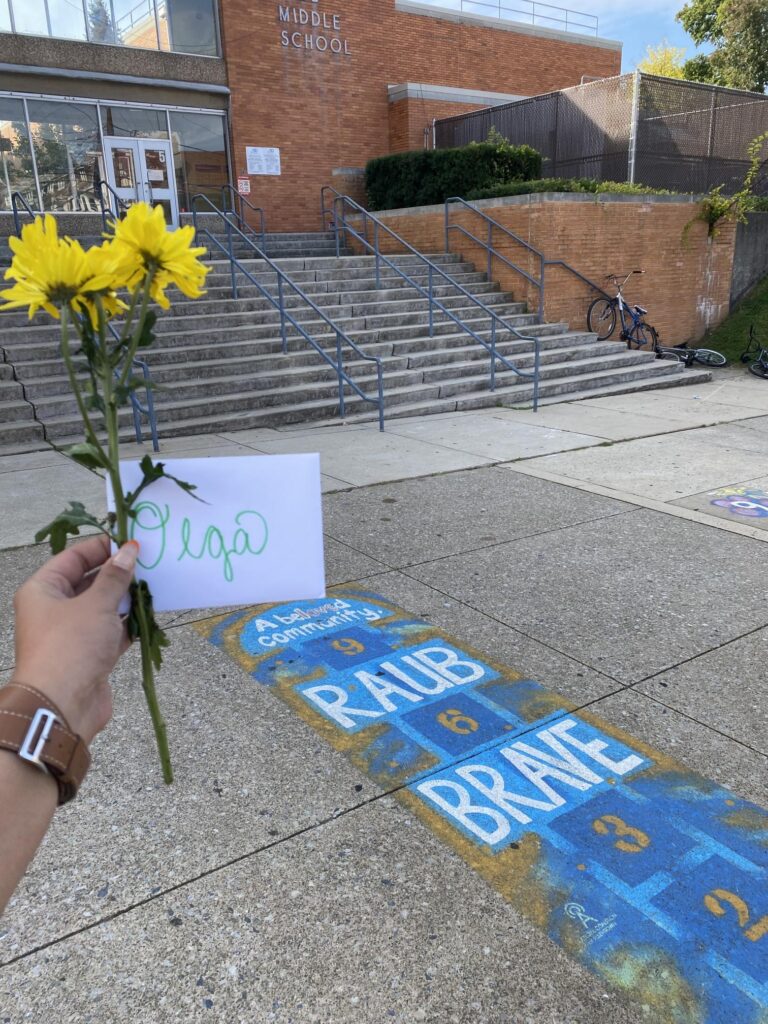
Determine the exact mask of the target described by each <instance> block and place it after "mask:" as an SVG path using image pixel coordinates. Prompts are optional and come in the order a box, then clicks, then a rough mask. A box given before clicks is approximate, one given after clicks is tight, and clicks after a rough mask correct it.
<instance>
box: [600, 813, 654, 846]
mask: <svg viewBox="0 0 768 1024" xmlns="http://www.w3.org/2000/svg"><path fill="white" fill-rule="evenodd" d="M592 828H593V829H594V830H595V832H597V834H598V835H601V836H616V842H615V843H614V844H613V845H614V846H615V847H616V849H617V850H621V852H622V853H640V852H641V851H642V850H644V849H645V848H646V846H650V843H651V840H650V838H649V837H648V836H647V835H646V834H645V832H641V831H640V829H639V828H632V826H631V825H628V824H627V823H626V821H623V820H622V819H621V818H617V817H616V815H615V814H604V815H603V816H602V818H595V820H594V821H593V822H592Z"/></svg>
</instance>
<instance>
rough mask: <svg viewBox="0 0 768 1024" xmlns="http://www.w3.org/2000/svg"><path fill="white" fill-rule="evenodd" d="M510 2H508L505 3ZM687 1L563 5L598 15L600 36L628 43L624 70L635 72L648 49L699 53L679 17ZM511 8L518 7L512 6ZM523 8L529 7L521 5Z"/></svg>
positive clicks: (592, 0) (581, 0) (588, 0)
mask: <svg viewBox="0 0 768 1024" xmlns="http://www.w3.org/2000/svg"><path fill="white" fill-rule="evenodd" d="M504 2H506V0H504ZM683 4H684V0H641V2H640V3H637V0H571V2H570V3H565V2H563V6H572V7H573V8H575V9H577V10H579V11H583V12H584V13H585V14H586V13H588V14H595V15H597V17H598V19H599V21H598V25H599V34H600V35H601V36H604V37H607V38H608V39H619V40H621V42H622V43H623V44H624V49H623V52H622V71H634V70H635V66H636V65H637V63H638V61H640V60H642V59H643V57H644V56H645V54H646V50H647V47H648V46H658V45H659V43H661V42H662V41H663V40H666V41H667V42H668V43H670V45H672V46H679V47H683V48H685V50H686V54H685V56H686V58H689V57H693V56H694V54H695V53H696V52H697V50H696V46H695V45H694V43H693V40H692V39H691V38H690V36H688V35H686V33H685V31H684V30H683V27H682V25H680V24H678V22H677V21H675V15H676V14H677V12H678V11H679V10H680V9H681V8H682V7H683ZM510 6H518V5H517V4H510ZM519 6H520V7H525V6H528V5H525V4H520V5H519Z"/></svg>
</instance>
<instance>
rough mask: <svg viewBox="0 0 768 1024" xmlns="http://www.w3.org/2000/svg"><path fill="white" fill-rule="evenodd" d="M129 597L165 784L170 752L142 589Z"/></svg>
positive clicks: (169, 773) (169, 774)
mask: <svg viewBox="0 0 768 1024" xmlns="http://www.w3.org/2000/svg"><path fill="white" fill-rule="evenodd" d="M131 599H132V603H133V610H134V613H135V615H136V620H137V621H138V624H139V644H140V646H141V685H142V688H143V689H144V696H145V698H146V701H147V707H148V708H149V714H150V717H151V719H152V727H153V728H154V730H155V740H156V741H157V750H158V753H159V754H160V765H161V767H162V769H163V780H164V781H165V783H166V784H167V785H170V784H171V783H172V782H173V768H172V767H171V753H170V750H169V749H168V734H167V732H166V728H165V720H164V718H163V715H162V712H161V711H160V704H159V703H158V700H157V691H156V690H155V670H154V665H153V664H152V654H151V651H150V647H149V634H150V628H149V616H148V615H147V606H146V603H145V599H144V591H143V590H142V588H141V587H134V588H133V591H132V594H131Z"/></svg>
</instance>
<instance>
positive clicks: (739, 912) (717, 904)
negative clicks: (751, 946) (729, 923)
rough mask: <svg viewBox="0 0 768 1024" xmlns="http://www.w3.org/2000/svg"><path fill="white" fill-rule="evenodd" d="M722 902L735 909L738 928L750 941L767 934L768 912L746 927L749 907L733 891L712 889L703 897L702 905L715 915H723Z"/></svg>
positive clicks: (724, 912)
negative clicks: (749, 926)
mask: <svg viewBox="0 0 768 1024" xmlns="http://www.w3.org/2000/svg"><path fill="white" fill-rule="evenodd" d="M724 903H727V904H728V905H729V906H730V907H732V908H733V909H734V910H735V911H736V917H737V918H738V921H739V928H741V929H742V931H743V932H744V935H745V936H746V937H747V938H748V939H749V940H750V942H757V940H758V939H762V937H763V936H764V935H766V934H768V914H766V915H765V916H764V917H761V918H760V920H759V921H756V922H755V923H754V924H753V925H752V927H751V928H747V925H748V924H749V907H748V906H747V904H746V903H745V902H744V900H743V899H742V898H741V896H737V895H736V893H735V892H729V891H728V889H713V890H712V892H708V893H707V895H706V896H705V897H704V906H705V907H706V908H707V910H708V911H709V912H710V914H714V915H715V917H725V915H726V913H727V911H726V908H725V907H724V906H723V904H724Z"/></svg>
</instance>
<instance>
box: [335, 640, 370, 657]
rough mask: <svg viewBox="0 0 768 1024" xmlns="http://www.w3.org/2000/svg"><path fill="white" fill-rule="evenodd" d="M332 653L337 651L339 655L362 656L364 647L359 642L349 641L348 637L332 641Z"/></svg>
mask: <svg viewBox="0 0 768 1024" xmlns="http://www.w3.org/2000/svg"><path fill="white" fill-rule="evenodd" d="M331 647H332V648H333V649H334V651H338V652H339V653H340V654H349V655H352V654H362V653H363V651H364V650H365V647H363V645H362V644H361V643H360V641H359V640H350V639H349V637H342V638H341V639H340V640H334V641H333V643H332V644H331Z"/></svg>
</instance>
